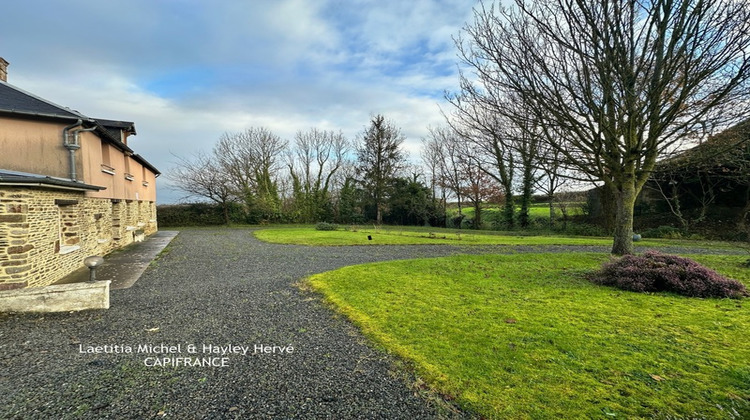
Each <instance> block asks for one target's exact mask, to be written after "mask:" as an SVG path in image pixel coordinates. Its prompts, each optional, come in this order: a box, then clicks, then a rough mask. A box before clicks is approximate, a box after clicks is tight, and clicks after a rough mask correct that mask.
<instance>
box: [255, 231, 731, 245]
mask: <svg viewBox="0 0 750 420" xmlns="http://www.w3.org/2000/svg"><path fill="white" fill-rule="evenodd" d="M368 236H371V237H372V240H368V239H367V237H368ZM255 237H256V238H258V239H260V240H262V241H266V242H272V243H280V244H295V245H315V246H341V245H425V244H441V245H601V246H607V247H611V246H612V238H601V237H590V236H554V235H549V236H545V235H538V236H532V235H519V234H518V233H513V232H510V233H508V232H506V233H503V232H490V231H477V230H456V229H443V228H420V227H401V226H393V227H381V228H378V229H375V228H372V227H370V228H357V229H356V231H352V230H335V231H321V230H315V228H314V227H274V228H268V229H261V230H257V231H255ZM638 245H639V246H646V247H660V246H687V247H689V246H702V247H713V248H715V247H718V248H731V247H733V245H732V244H729V243H723V242H709V241H700V242H698V241H688V240H677V239H644V240H642V241H640V242H638Z"/></svg>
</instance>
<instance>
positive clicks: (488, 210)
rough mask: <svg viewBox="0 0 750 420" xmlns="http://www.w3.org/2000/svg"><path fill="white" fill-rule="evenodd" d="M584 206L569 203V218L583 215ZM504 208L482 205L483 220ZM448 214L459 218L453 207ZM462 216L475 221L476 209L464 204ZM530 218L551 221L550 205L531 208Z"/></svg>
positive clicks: (560, 214) (517, 209) (559, 214)
mask: <svg viewBox="0 0 750 420" xmlns="http://www.w3.org/2000/svg"><path fill="white" fill-rule="evenodd" d="M582 204H584V203H568V216H579V215H581V214H583V210H582V207H581V206H582ZM554 208H555V217H557V218H561V217H562V211H561V210H560V208H559V206H558V204H557V203H555V205H554ZM502 210H503V209H502V206H498V205H496V204H482V218H483V219H485V220H487V218H496V217H499V216H498V215H499V214H500V213H501V212H502ZM519 211H521V207H519V206H516V212H519ZM448 213H450V215H451V216H452V217H455V216H458V207H455V206H454V207H451V208H450V209H448ZM461 214H463V215H464V217H466V218H469V219H473V218H474V207H472V206H471V204H467V203H463V205H462V206H461ZM529 216H530V217H532V218H540V219H545V220H549V204H548V203H535V204H532V205H531V207H529Z"/></svg>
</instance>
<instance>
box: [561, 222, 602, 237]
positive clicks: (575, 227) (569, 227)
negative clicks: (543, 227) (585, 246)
mask: <svg viewBox="0 0 750 420" xmlns="http://www.w3.org/2000/svg"><path fill="white" fill-rule="evenodd" d="M557 223H558V225H559V224H561V223H562V222H560V221H559V220H558V221H557ZM555 230H557V231H559V232H564V233H565V234H566V235H573V236H609V235H608V234H607V231H606V230H605V229H604V228H601V227H599V226H596V225H590V224H588V223H567V224H566V226H565V227H564V228H562V229H560V228H556V229H555Z"/></svg>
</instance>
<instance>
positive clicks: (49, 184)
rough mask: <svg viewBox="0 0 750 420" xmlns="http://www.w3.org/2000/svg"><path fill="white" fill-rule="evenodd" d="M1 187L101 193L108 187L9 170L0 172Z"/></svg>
mask: <svg viewBox="0 0 750 420" xmlns="http://www.w3.org/2000/svg"><path fill="white" fill-rule="evenodd" d="M0 186H17V187H40V188H51V189H57V190H74V191H100V190H106V189H107V188H106V187H100V186H97V185H90V184H84V183H82V182H77V181H71V180H69V179H65V178H57V177H53V176H47V175H39V174H31V173H27V172H16V171H8V170H0Z"/></svg>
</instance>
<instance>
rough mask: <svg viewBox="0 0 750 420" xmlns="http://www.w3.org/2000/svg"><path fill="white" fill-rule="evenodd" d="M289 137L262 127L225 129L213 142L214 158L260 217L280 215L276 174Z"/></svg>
mask: <svg viewBox="0 0 750 420" xmlns="http://www.w3.org/2000/svg"><path fill="white" fill-rule="evenodd" d="M286 147H287V141H286V140H283V139H282V138H280V137H279V136H277V135H276V134H274V133H273V132H271V131H270V130H268V129H266V128H262V127H253V128H248V129H246V130H244V131H240V132H233V133H224V134H223V135H222V136H221V138H219V141H218V142H217V143H216V146H214V150H213V159H214V161H215V162H216V165H217V166H218V167H219V168H221V170H222V171H223V172H224V173H225V174H226V175H227V176H228V178H229V180H230V182H231V183H232V184H233V186H234V189H235V192H236V194H237V196H238V197H240V198H241V199H242V200H243V201H244V202H245V204H246V205H247V207H248V211H250V212H251V215H253V214H257V218H258V219H259V220H273V219H275V218H277V217H278V213H279V211H280V200H279V194H278V187H277V179H276V174H277V172H278V169H279V165H280V161H281V159H280V157H281V156H282V155H283V152H284V151H285V150H286Z"/></svg>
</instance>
